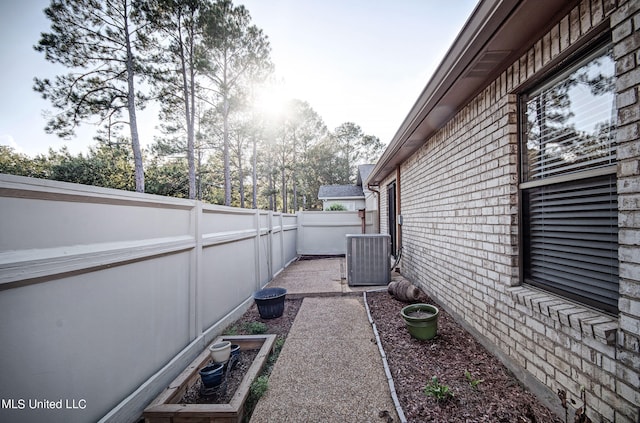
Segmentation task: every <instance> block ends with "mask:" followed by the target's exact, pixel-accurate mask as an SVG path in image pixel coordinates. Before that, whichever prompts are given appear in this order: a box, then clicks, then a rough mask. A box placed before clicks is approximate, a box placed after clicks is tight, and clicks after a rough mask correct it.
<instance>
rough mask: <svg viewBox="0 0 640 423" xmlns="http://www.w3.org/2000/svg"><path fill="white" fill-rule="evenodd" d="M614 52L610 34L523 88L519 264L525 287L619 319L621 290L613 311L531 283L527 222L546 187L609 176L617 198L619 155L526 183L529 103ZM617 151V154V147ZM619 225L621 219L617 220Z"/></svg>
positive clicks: (520, 101)
mask: <svg viewBox="0 0 640 423" xmlns="http://www.w3.org/2000/svg"><path fill="white" fill-rule="evenodd" d="M612 48H613V44H612V42H611V37H610V34H607V36H606V37H599V39H598V40H596V41H594V42H592V43H590V44H589V45H588V46H585V47H584V48H581V49H580V50H579V51H576V52H574V53H573V54H572V55H571V56H570V57H568V58H566V59H565V60H563V61H562V62H560V63H559V64H558V65H557V66H555V68H554V69H552V70H550V71H547V73H546V74H545V75H543V76H542V77H541V78H536V80H535V81H531V83H530V84H528V86H527V87H526V88H523V89H522V90H521V91H520V92H519V93H518V100H517V113H518V149H519V154H518V168H519V172H518V173H519V184H518V197H519V204H520V205H521V207H520V208H519V209H520V212H519V216H520V219H519V221H520V225H519V227H520V236H519V239H520V242H519V244H520V246H521V248H520V259H519V263H520V280H521V281H522V283H523V284H525V285H530V286H532V287H535V288H538V289H542V290H544V291H547V292H550V293H553V294H556V295H558V296H560V297H562V298H566V299H567V300H569V301H576V302H578V303H580V304H582V305H584V306H587V307H593V308H595V309H597V310H598V311H600V312H604V313H607V314H611V315H616V314H617V313H618V305H617V303H618V301H619V290H618V294H617V301H616V306H615V307H612V306H611V305H605V304H602V303H600V302H599V301H593V300H592V299H591V298H590V297H581V296H579V295H575V294H572V293H570V292H568V291H567V290H564V289H563V287H560V288H558V287H559V285H556V287H555V288H554V287H550V285H553V284H554V283H553V282H549V281H547V283H546V284H541V283H536V282H535V281H532V280H530V279H528V277H527V275H528V274H529V271H530V269H531V268H532V266H530V262H531V260H532V259H533V257H532V255H531V254H530V250H531V248H532V247H531V245H530V244H529V242H530V241H529V240H530V232H529V228H530V222H529V221H526V218H527V216H528V215H529V213H530V212H531V210H530V209H528V207H529V202H528V200H527V199H528V196H529V195H531V194H530V192H531V191H530V190H531V189H535V188H539V187H545V186H548V187H558V186H560V185H561V184H567V183H569V184H570V183H576V184H577V183H578V182H579V181H588V180H591V179H593V180H595V179H596V178H604V177H606V176H610V177H613V180H614V188H613V193H614V194H615V195H617V193H616V192H615V181H617V177H616V174H617V158H616V157H615V153H614V162H613V163H612V164H610V165H604V166H600V167H596V168H591V169H584V170H579V171H575V172H569V173H564V174H558V175H553V176H548V177H540V178H537V179H530V180H525V177H526V174H527V172H526V171H527V170H528V169H527V167H528V166H529V163H528V157H527V155H528V150H529V149H528V147H527V141H528V138H527V137H528V133H527V125H528V120H527V107H526V103H527V101H530V100H531V99H532V98H534V97H535V96H537V95H540V94H541V93H543V92H544V91H545V90H546V89H549V88H550V87H552V86H554V85H556V84H558V83H559V82H560V81H562V80H563V79H566V78H567V77H568V76H570V75H572V74H574V73H575V72H577V71H578V70H579V69H580V68H581V67H583V66H584V65H586V64H587V63H589V62H590V61H591V60H593V59H594V58H596V57H599V56H601V55H602V54H603V53H605V52H606V51H607V50H610V49H612ZM614 72H615V71H614ZM613 95H614V100H613V102H614V107H615V88H614V92H613ZM611 119H612V126H613V130H614V131H615V123H616V116H615V109H614V110H613V112H612V115H611ZM613 136H614V143H615V134H614V135H613ZM613 148H614V149H616V150H617V148H616V146H615V144H614V147H613ZM525 207H527V210H525ZM617 208H618V207H616V209H617ZM616 222H617V218H616ZM618 248H619V247H618V246H617V243H616V251H618ZM618 280H619V278H618ZM609 286H612V285H609Z"/></svg>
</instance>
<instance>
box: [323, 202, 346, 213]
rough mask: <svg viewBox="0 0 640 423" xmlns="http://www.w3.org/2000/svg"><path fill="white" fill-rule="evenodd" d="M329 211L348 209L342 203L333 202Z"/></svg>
mask: <svg viewBox="0 0 640 423" xmlns="http://www.w3.org/2000/svg"><path fill="white" fill-rule="evenodd" d="M327 210H329V211H347V208H346V207H345V206H343V205H342V204H340V203H333V204H332V205H330V206H329V208H328V209H327Z"/></svg>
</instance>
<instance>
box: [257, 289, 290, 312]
mask: <svg viewBox="0 0 640 423" xmlns="http://www.w3.org/2000/svg"><path fill="white" fill-rule="evenodd" d="M286 295H287V290H286V289H284V288H265V289H261V290H260V291H258V292H256V293H255V294H253V299H254V300H255V302H256V305H257V306H258V312H259V313H260V317H262V318H263V319H275V318H276V317H280V316H282V313H283V312H284V299H285V296H286Z"/></svg>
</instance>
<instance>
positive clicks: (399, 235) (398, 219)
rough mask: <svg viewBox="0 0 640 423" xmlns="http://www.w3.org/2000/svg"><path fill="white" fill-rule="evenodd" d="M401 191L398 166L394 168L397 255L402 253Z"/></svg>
mask: <svg viewBox="0 0 640 423" xmlns="http://www.w3.org/2000/svg"><path fill="white" fill-rule="evenodd" d="M401 192H402V189H401V187H400V166H399V165H398V167H396V238H397V241H398V247H397V249H398V251H397V252H396V253H398V252H399V251H402V209H401V208H400V205H401V203H402V202H401V201H400V197H401V194H400V193H401Z"/></svg>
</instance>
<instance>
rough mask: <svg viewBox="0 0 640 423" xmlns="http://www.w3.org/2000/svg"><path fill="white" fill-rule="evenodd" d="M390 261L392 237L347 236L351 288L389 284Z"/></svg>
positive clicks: (348, 275)
mask: <svg viewBox="0 0 640 423" xmlns="http://www.w3.org/2000/svg"><path fill="white" fill-rule="evenodd" d="M390 259H391V236H390V235H388V234H364V235H347V282H348V283H349V286H354V285H386V284H388V283H389V282H390V281H391V274H390V273H391V269H390V267H391V265H390V263H389V261H390Z"/></svg>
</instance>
